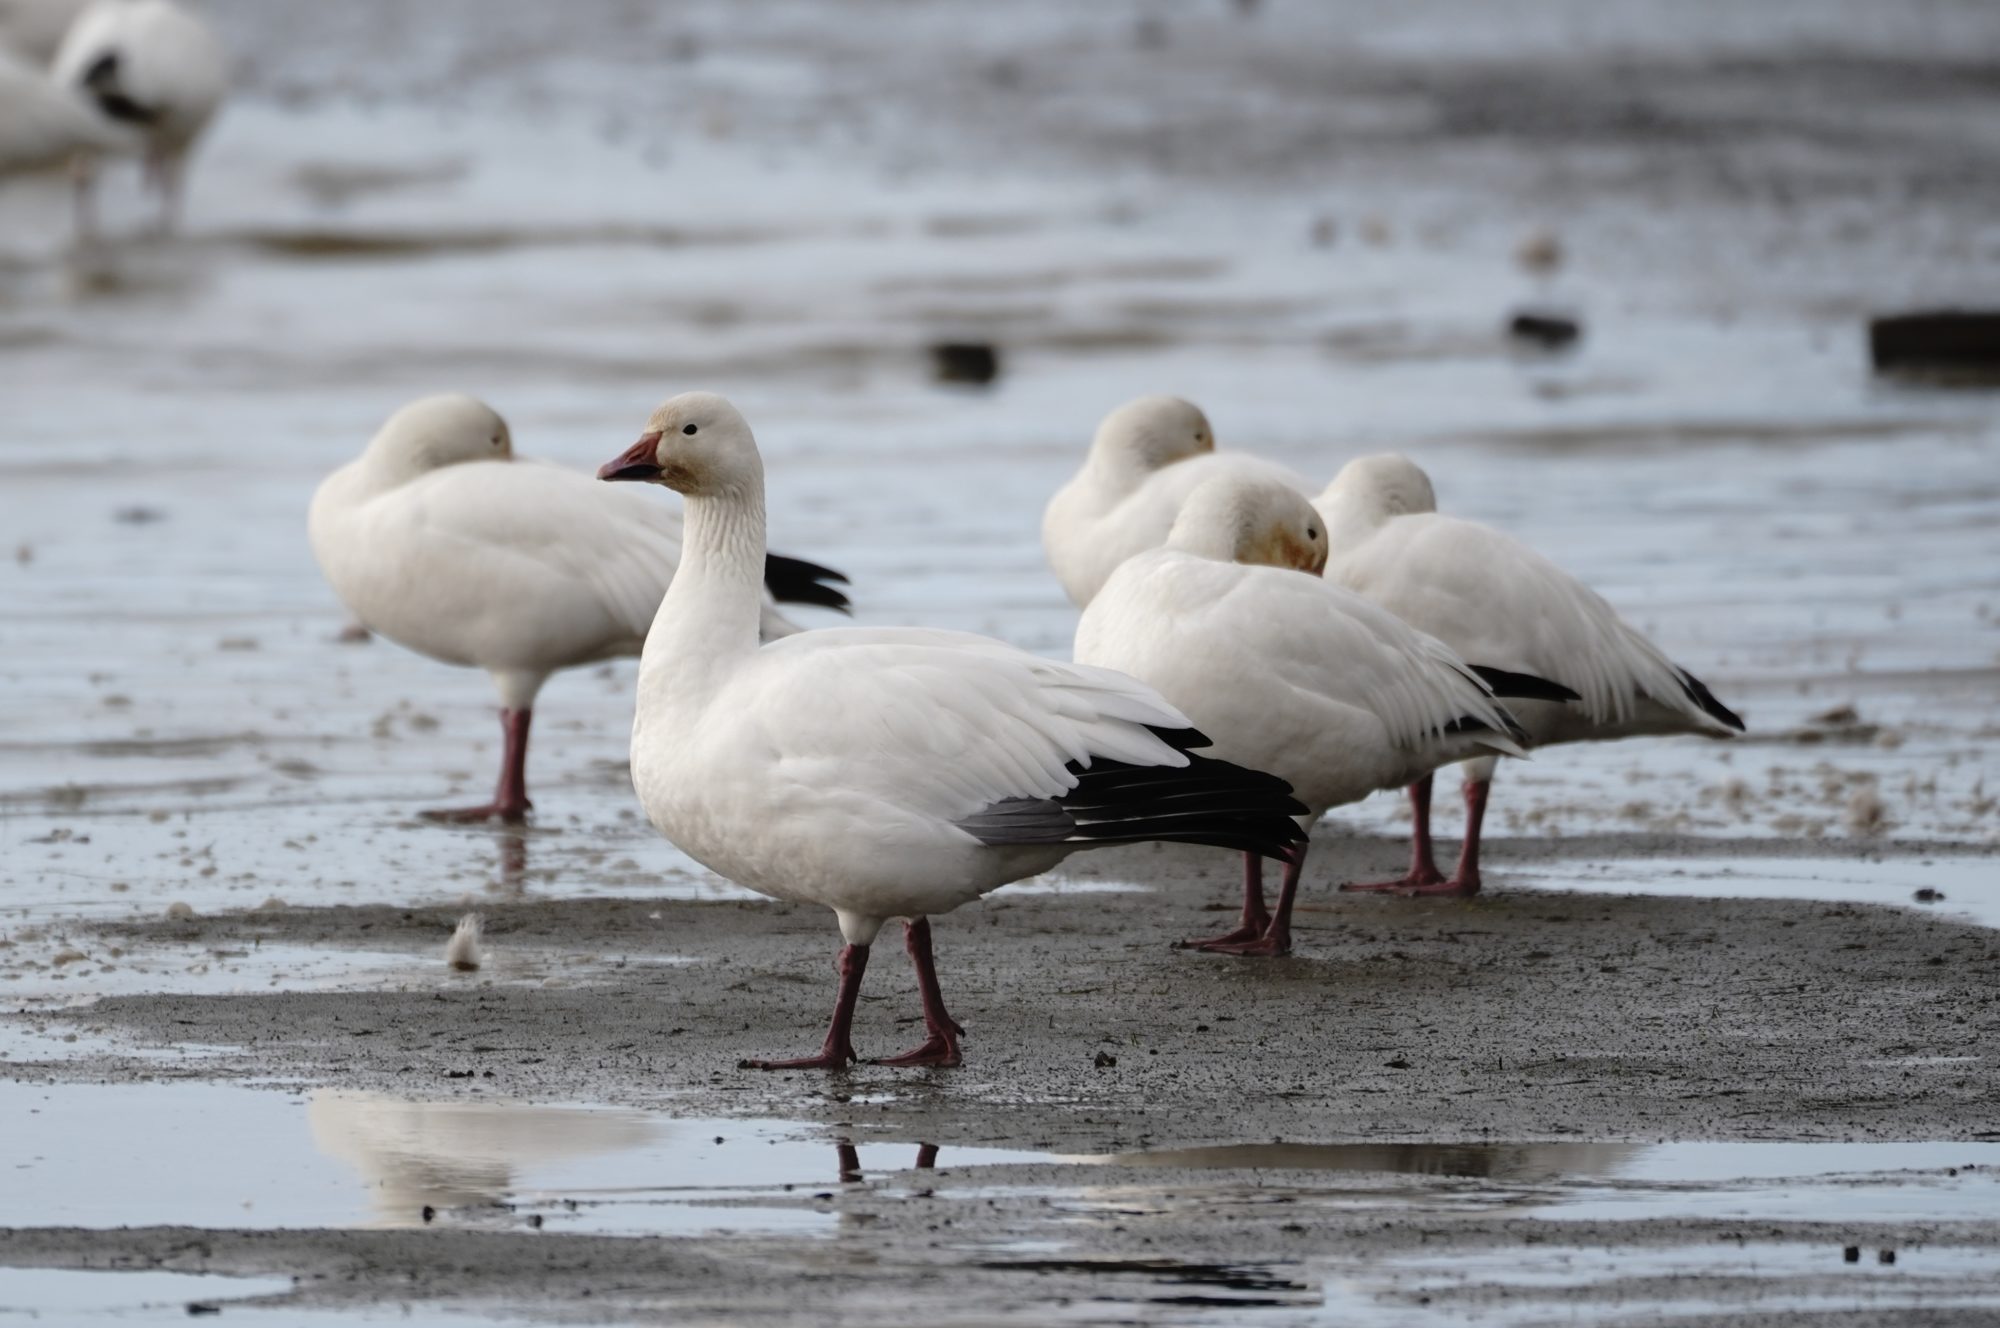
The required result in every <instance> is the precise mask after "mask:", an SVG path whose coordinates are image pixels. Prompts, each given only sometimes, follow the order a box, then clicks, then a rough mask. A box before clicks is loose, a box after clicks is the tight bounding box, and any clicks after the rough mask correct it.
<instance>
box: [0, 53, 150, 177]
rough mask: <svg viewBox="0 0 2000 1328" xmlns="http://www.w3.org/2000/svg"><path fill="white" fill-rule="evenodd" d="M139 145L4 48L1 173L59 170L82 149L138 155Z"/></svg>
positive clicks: (0, 57) (122, 127) (0, 82)
mask: <svg viewBox="0 0 2000 1328" xmlns="http://www.w3.org/2000/svg"><path fill="white" fill-rule="evenodd" d="M140 141H141V140H140V136H139V135H138V134H137V133H135V132H133V131H132V130H131V129H130V128H129V127H128V126H125V125H121V124H118V123H117V122H115V121H112V120H108V119H106V118H105V117H104V116H102V115H100V114H99V113H98V112H97V110H96V108H95V107H94V106H93V105H92V104H91V103H90V102H88V101H87V100H85V99H84V98H82V97H80V96H78V95H77V94H76V93H75V92H74V91H72V90H71V89H69V88H66V87H63V86H61V85H60V84H58V83H56V82H55V80H53V79H51V78H50V77H49V75H48V74H47V72H46V71H44V70H42V69H40V68H37V67H35V66H33V65H30V64H28V63H27V62H25V61H24V60H21V59H18V58H16V57H15V56H14V55H13V54H12V53H10V52H9V51H7V50H5V49H0V174H13V173H16V172H21V171H34V170H46V169H53V168H56V167H60V166H62V165H64V164H66V163H67V162H68V161H69V159H70V157H71V156H72V154H74V153H76V152H78V151H80V150H89V151H100V152H120V151H136V150H137V148H138V146H139V143H140Z"/></svg>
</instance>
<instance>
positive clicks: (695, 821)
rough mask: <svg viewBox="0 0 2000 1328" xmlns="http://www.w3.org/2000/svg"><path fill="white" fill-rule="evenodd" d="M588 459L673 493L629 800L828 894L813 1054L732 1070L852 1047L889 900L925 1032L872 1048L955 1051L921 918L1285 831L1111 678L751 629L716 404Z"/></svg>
mask: <svg viewBox="0 0 2000 1328" xmlns="http://www.w3.org/2000/svg"><path fill="white" fill-rule="evenodd" d="M598 473H599V475H600V476H602V477H603V478H604V479H608V480H641V481H652V482H654V483H659V484H665V485H667V486H669V487H671V488H674V489H678V490H679V491H680V492H681V493H683V494H685V495H686V496H687V535H686V539H685V541H684V544H683V550H682V560H681V566H680V570H679V571H678V572H677V573H676V574H675V576H674V581H673V585H672V587H671V588H669V589H668V591H667V597H666V598H665V599H664V600H662V601H661V602H660V612H659V616H658V617H657V618H655V619H654V620H653V630H652V632H651V634H650V635H648V636H647V638H646V653H645V655H644V656H643V657H642V658H641V660H640V664H639V699H638V712H637V717H636V719H635V720H634V721H633V725H632V783H633V785H634V787H636V788H637V789H638V792H639V800H640V802H641V803H643V804H644V805H645V808H646V815H647V817H648V818H649V819H651V821H652V823H653V824H654V825H655V826H656V827H658V828H659V830H660V832H661V833H662V834H664V835H665V836H666V837H667V838H668V839H670V840H672V841H673V842H674V843H675V844H676V845H678V846H679V847H680V848H681V850H682V851H683V852H685V853H687V854H688V855H689V856H690V857H692V858H694V859H695V860H696V861H698V862H700V863H702V864H704V865H705V866H707V867H709V868H710V869H712V870H713V871H715V872H717V873H719V874H721V875H723V876H726V877H728V878H729V879H730V880H732V881H735V882H737V883H738V884H741V885H745V886H748V887H749V888H750V889H752V890H755V891H757V892H759V893H760V894H766V895H770V896H772V897H773V898H777V899H791V900H799V901H801V902H807V903H815V904H822V905H824V906H826V907H827V908H830V909H832V910H833V911H834V913H835V915H836V916H837V917H838V918H839V921H840V930H841V935H842V937H843V939H844V940H845V942H846V945H845V947H844V948H843V949H842V950H841V953H840V960H839V964H838V971H839V974H840V992H839V997H838V999H837V1000H836V1002H835V1005H834V1012H833V1021H832V1024H831V1026H830V1027H829V1028H828V1030H827V1035H826V1040H825V1042H824V1044H823V1045H822V1046H821V1048H820V1050H819V1051H818V1052H817V1053H816V1054H814V1055H811V1056H806V1057H803V1058H801V1059H798V1060H794V1061H746V1062H744V1064H745V1066H746V1067H753V1068H760V1069H809V1068H821V1069H838V1068H839V1067H841V1066H843V1065H846V1064H847V1063H848V1062H849V1061H852V1060H853V1059H855V1053H854V1046H853V1041H852V1037H851V1033H852V1028H853V1020H854V1007H855V1001H856V999H857V997H858V995H859V992H860V989H861V978H862V973H863V971H864V970H865V969H866V967H867V963H868V951H869V947H870V946H871V945H872V944H873V943H874V941H875V937H876V935H877V933H878V932H879V931H880V930H881V927H882V924H883V923H884V922H886V921H887V920H888V919H890V918H903V919H905V926H904V942H905V945H906V947H907V948H908V950H909V954H910V959H911V961H912V963H913V964H914V965H915V966H916V971H917V983H918V989H919V991H920V992H921V993H922V999H923V1012H924V1025H925V1028H926V1030H927V1031H928V1037H927V1038H926V1039H925V1041H924V1043H923V1044H922V1045H921V1046H918V1047H917V1048H915V1049H914V1050H912V1051H909V1052H906V1053H904V1054H903V1055H901V1056H896V1057H892V1058H890V1059H888V1060H886V1061H883V1062H881V1063H882V1064H887V1065H956V1064H958V1063H959V1058H960V1053H959V1044H958V1038H959V1034H960V1033H961V1032H962V1030H961V1029H960V1028H959V1026H958V1024H957V1023H955V1022H954V1021H953V1019H952V1017H951V1015H950V1014H949V1013H947V1012H946V1010H945V1006H944V999H943V996H942V995H941V994H940V991H939V987H938V981H937V972H936V968H935V965H934V962H933V959H932V954H931V929H930V923H929V921H928V918H929V916H930V915H931V914H933V913H943V912H947V911H949V910H951V909H954V908H957V907H958V906H959V905H960V904H963V903H966V902H967V901H969V900H972V899H976V898H978V897H979V896H980V895H983V894H985V893H987V892H988V891H990V890H994V889H997V888H999V887H1000V886H1002V885H1005V884H1007V883H1008V882H1009V881H1017V880H1020V879H1021V878H1022V877H1025V876H1032V875H1034V874H1036V873H1037V872H1043V871H1047V870H1048V869H1049V868H1051V867H1053V866H1055V865H1056V864H1057V863H1058V862H1060V861H1062V859H1063V858H1065V857H1067V856H1068V855H1069V854H1070V853H1072V852H1074V851H1076V850H1078V849H1082V848H1089V847H1092V846H1093V845H1100V844H1116V843H1132V842H1140V841H1146V840H1175V841H1180V842H1185V843H1194V844H1211V845H1219V846H1222V847H1227V848H1238V849H1244V850H1248V851H1252V852H1257V853H1264V854H1270V855H1280V854H1283V853H1285V852H1286V851H1288V848H1289V846H1290V845H1291V844H1293V843H1295V842H1297V841H1298V840H1300V839H1301V838H1303V836H1302V835H1301V834H1300V832H1299V829H1298V827H1297V826H1296V825H1295V824H1294V823H1293V822H1292V820H1291V817H1292V816H1293V815H1295V814H1297V813H1299V812H1300V811H1302V810H1303V808H1302V807H1300V805H1299V804H1298V803H1297V802H1295V801H1293V800H1292V798H1291V797H1290V796H1289V794H1288V792H1287V790H1286V788H1285V785H1284V783H1283V781H1281V780H1278V779H1275V778H1273V777H1272V776H1270V775H1266V774H1262V773H1259V772H1256V771H1252V770H1245V769H1241V768H1239V767H1237V766H1234V765H1229V764H1226V763H1224V762H1221V761H1216V760H1212V759H1208V758H1205V757H1200V756H1194V755H1191V754H1190V749H1192V748H1195V747H1200V746H1205V745H1206V744H1207V741H1208V740H1207V739H1206V738H1204V737H1203V736H1202V735H1201V734H1200V733H1197V732H1195V731H1194V730H1193V729H1192V728H1191V727H1190V726H1189V724H1188V721H1187V718H1186V717H1185V716H1184V715H1182V714H1181V713H1180V712H1179V711H1178V710H1176V709H1174V708H1173V707H1172V706H1171V705H1169V704H1167V702H1166V701H1164V700H1162V699H1161V698H1160V696H1159V694H1158V693H1157V692H1155V691H1153V690H1152V689H1151V688H1149V687H1146V686H1144V685H1142V684H1140V683H1137V682H1134V681H1133V680H1132V679H1130V678H1127V677H1125V676H1123V675H1122V674H1118V673H1113V672H1111V671H1109V670H1107V669H1095V668H1089V667H1086V666H1083V665H1076V664H1061V663H1057V662H1055V661H1053V660H1047V659H1042V658H1039V657H1037V656H1034V655H1030V654H1028V653H1026V652H1025V651H1021V650H1016V649H1014V648H1013V647H1012V646H1008V645H1005V644H1003V643H1001V642H999V641H994V640H990V639H988V638H986V637H982V636H974V635H971V634H968V633H964V632H949V631H940V630H933V629H923V628H855V627H846V628H833V629H828V630H825V631H814V632H804V633H801V634H799V635H797V636H788V637H785V638H784V639H782V640H778V641H771V642H768V643H763V644H760V642H759V633H758V630H757V615H758V610H759V595H758V588H757V575H758V568H759V567H760V566H761V565H762V563H763V558H764V464H763V461H762V459H761V458H760V457H759V456H758V452H757V444H756V442H755V441H754V440H753V439H752V437H751V434H750V427H749V425H748V424H746V423H745V422H744V419H743V417H742V416H741V415H740V414H738V413H737V411H736V409H735V408H734V407H733V406H731V405H730V404H729V402H728V401H726V400H724V399H723V398H721V397H719V396H715V395H712V394H710V393H706V392H690V393H687V394H685V395H682V396H677V397H675V398H673V399H672V400H670V401H668V402H667V403H666V404H665V405H663V406H661V407H660V408H659V409H658V410H656V411H654V412H653V415H652V417H651V418H650V419H649V420H647V422H646V430H645V433H644V435H643V436H642V437H641V438H640V439H639V441H638V442H637V443H636V444H634V445H633V447H632V448H631V449H630V450H629V451H627V452H626V453H625V454H624V455H623V456H622V457H620V458H618V459H617V460H615V461H612V462H610V463H608V464H606V465H605V467H604V468H603V469H602V470H601V471H599V472H598ZM627 556H628V557H629V556H633V555H627Z"/></svg>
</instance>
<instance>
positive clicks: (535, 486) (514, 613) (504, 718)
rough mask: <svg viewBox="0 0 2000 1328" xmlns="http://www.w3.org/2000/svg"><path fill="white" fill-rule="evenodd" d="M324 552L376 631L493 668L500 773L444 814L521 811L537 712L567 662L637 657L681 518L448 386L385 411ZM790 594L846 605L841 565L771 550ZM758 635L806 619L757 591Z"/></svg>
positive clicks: (437, 815)
mask: <svg viewBox="0 0 2000 1328" xmlns="http://www.w3.org/2000/svg"><path fill="white" fill-rule="evenodd" d="M308 525H309V529H310V532H311V537H312V547H313V555H314V557H316V558H317V559H318V560H319V565H320V570H321V571H322V572H323V573H325V575H326V579H327V581H328V582H329V583H330V584H331V585H332V586H333V589H334V593H335V594H337V595H338V596H340V599H341V601H342V602H343V603H344V604H346V606H347V607H348V609H349V610H350V611H351V612H352V613H353V614H354V615H355V616H356V617H357V618H359V619H360V620H361V622H362V624H363V625H364V626H366V627H367V628H368V629H369V630H370V631H373V632H377V633H379V634H381V635H383V636H386V637H388V638H389V639H390V640H392V641H394V642H396V643H397V644H399V645H403V646H407V647H408V648H409V649H411V650H414V651H416V652H417V653H419V654H423V655H428V656H430V657H431V658H432V659H437V660H442V661H444V662H445V663H447V664H463V665H470V666H474V667H478V668H482V669H485V670H486V671H487V672H488V673H490V674H491V675H492V676H493V683H494V686H495V687H496V688H498V689H499V692H500V705H501V711H500V721H501V727H502V731H503V733H504V735H505V749H504V753H503V755H502V757H501V766H500V783H499V787H498V789H497V790H496V791H495V792H494V795H493V800H492V801H491V802H489V803H485V804H482V805H481V806H477V807H466V808H462V809H456V810H451V811H437V812H429V813H426V814H427V815H429V816H431V817H432V818H433V819H438V820H451V821H477V820H486V819H488V818H491V817H498V818H500V819H501V820H504V821H520V820H522V819H523V818H525V817H526V815H527V813H528V809H529V807H530V806H531V804H530V803H529V801H528V790H527V779H526V765H527V756H528V721H529V718H530V716H531V713H532V708H533V706H534V703H535V696H536V694H537V693H538V692H540V690H541V687H542V684H543V683H544V682H546V681H548V678H549V675H550V674H552V673H554V672H556V671H557V670H558V669H567V668H573V667H575V666H576V665H579V664H591V663H595V662H597V661H599V660H604V659H610V658H612V657H614V656H618V655H636V654H638V653H639V647H640V646H641V645H642V644H643V643H644V641H645V639H646V628H647V626H648V625H649V624H650V623H651V622H652V621H653V611H654V610H655V609H657V608H659V607H660V599H661V597H662V596H663V595H665V594H666V591H667V583H668V582H669V581H670V580H672V579H673V575H674V564H675V563H676V562H677V561H678V559H679V556H680V538H681V528H680V527H681V523H680V518H679V516H678V514H676V513H675V512H673V511H671V510H669V509H668V508H667V507H666V506H665V505H664V504H661V503H654V502H647V501H645V500H644V498H643V497H642V496H641V495H638V494H633V493H621V492H620V491H618V490H616V489H607V488H605V487H604V486H603V485H601V484H599V483H597V482H596V481H595V480H593V479H591V478H590V476H588V475H586V474H583V473H582V472H579V471H573V470H566V469H564V468H563V467H561V466H554V465H549V464H547V463H544V462H535V461H526V460H520V459H517V458H516V457H515V456H514V445H513V438H512V435H511V434H509V432H508V430H507V424H506V421H504V420H502V419H501V418H500V416H499V415H498V414H496V413H495V412H494V411H493V409H492V407H490V406H488V405H486V404H485V403H484V402H481V401H476V400H474V399H473V398H471V397H467V396H456V395H445V396H433V397H425V398H423V399H422V400H420V401H413V402H411V403H410V404H409V405H407V406H404V407H403V408H402V409H401V410H399V411H397V412H396V413H395V414H394V415H392V416H390V417H389V421H388V423H386V424H384V425H383V426H382V430H381V432H379V433H377V434H376V435H375V437H374V440H373V441H371V442H370V443H369V444H368V447H367V449H366V450H365V451H363V452H362V454H361V457H360V459H359V460H356V461H353V462H350V463H349V464H348V465H345V466H343V467H341V468H340V469H339V470H337V471H335V472H334V473H333V474H332V475H330V476H328V477H327V478H326V480H325V481H324V482H323V483H321V485H320V486H319V491H318V492H317V493H315V494H314V495H313V501H312V511H311V515H310V518H309V521H308ZM764 575H765V578H766V581H767V582H768V583H769V585H770V586H771V588H772V590H773V591H774V593H776V594H777V595H778V596H779V597H780V598H783V599H787V600H791V601H797V602H804V603H812V604H821V605H825V606H827V607H829V608H839V609H844V608H845V607H846V606H847V598H846V596H844V595H842V594H841V593H840V592H839V591H838V590H835V589H834V588H833V587H832V586H830V585H825V584H821V583H822V582H825V581H844V580H846V578H845V577H843V576H841V575H840V574H839V573H838V572H831V571H828V570H827V569H826V568H823V567H817V566H814V565H813V564H812V563H807V562H801V561H799V560H797V559H792V558H778V557H773V558H771V559H770V560H769V566H768V567H767V568H766V569H765V572H764ZM757 625H758V630H759V631H761V632H762V633H763V634H764V635H766V636H780V635H783V634H785V633H787V632H793V631H797V630H798V629H797V628H796V627H794V626H792V625H791V624H790V623H788V622H786V621H785V620H784V619H783V618H781V617H780V616H778V614H777V612H776V611H775V610H773V609H772V608H771V607H770V605H769V604H768V603H767V602H766V601H764V600H763V599H762V598H761V597H760V598H759V601H758V618H757Z"/></svg>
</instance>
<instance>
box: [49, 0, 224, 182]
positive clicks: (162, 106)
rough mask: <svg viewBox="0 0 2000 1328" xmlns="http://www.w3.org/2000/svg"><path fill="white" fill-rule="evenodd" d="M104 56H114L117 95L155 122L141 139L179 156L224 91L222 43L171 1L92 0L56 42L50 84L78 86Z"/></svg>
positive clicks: (210, 114)
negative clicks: (60, 40)
mask: <svg viewBox="0 0 2000 1328" xmlns="http://www.w3.org/2000/svg"><path fill="white" fill-rule="evenodd" d="M107 55H114V56H116V57H117V62H118V63H117V84H118V88H119V91H120V92H122V93H123V94H124V95H125V96H126V97H128V98H129V99H130V100H131V101H132V102H134V103H136V104H137V105H138V106H140V107H144V108H145V109H146V110H147V111H148V112H149V113H151V114H152V115H153V116H154V118H153V119H152V120H151V121H150V122H149V123H148V124H147V125H146V126H145V133H146V136H147V137H148V138H149V139H150V140H151V141H152V142H153V143H154V144H155V145H156V146H157V147H158V148H159V149H160V150H162V151H164V152H167V153H177V152H180V151H183V150H185V149H186V148H187V146H188V145H189V144H190V143H192V142H193V141H194V139H195V138H196V137H197V136H198V135H199V134H200V133H201V131H202V130H203V129H205V128H207V127H208V122H209V121H210V120H211V119H213V118H214V116H215V112H216V109H217V108H218V107H220V106H221V105H222V99H223V97H224V96H225V95H226V94H227V93H228V91H229V57H228V54H227V52H225V51H224V50H223V48H222V43H221V42H220V41H218V40H217V39H216V36H215V34H214V32H212V31H211V30H210V29H209V27H208V25H207V24H206V23H204V22H203V21H202V20H200V19H199V18H196V17H195V16H194V15H193V14H191V13H189V12H188V11H187V10H185V9H183V8H182V7H181V6H179V5H178V4H175V3H173V0H97V3H96V4H93V5H92V6H91V7H90V8H89V9H87V10H86V11H84V13H83V14H82V15H81V16H80V17H78V19H77V20H76V22H75V23H74V24H73V25H72V26H71V27H70V29H69V33H68V35H67V36H65V37H64V38H63V42H62V46H61V48H60V49H59V50H58V51H57V52H56V57H55V64H54V66H53V68H54V72H55V76H56V79H57V81H58V82H60V83H63V84H65V85H68V86H70V87H81V86H82V84H83V81H84V79H85V78H86V77H87V75H88V74H89V73H90V71H91V69H92V68H93V67H94V66H95V65H96V64H97V63H98V62H99V61H100V60H102V59H103V58H104V57H105V56H107Z"/></svg>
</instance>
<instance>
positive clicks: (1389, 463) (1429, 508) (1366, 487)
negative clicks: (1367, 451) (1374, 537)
mask: <svg viewBox="0 0 2000 1328" xmlns="http://www.w3.org/2000/svg"><path fill="white" fill-rule="evenodd" d="M1319 501H1320V503H1321V505H1322V506H1327V507H1339V508H1341V509H1342V510H1343V511H1346V512H1349V513H1352V514H1353V515H1356V516H1359V517H1362V518H1364V519H1368V520H1370V521H1372V522H1375V523H1379V522H1381V521H1384V520H1386V519H1388V518H1389V517H1392V516H1407V515H1410V514H1412V513H1416V512H1435V511H1437V492H1436V491H1435V490H1434V489H1432V488H1431V477H1430V476H1428V475H1426V474H1424V472H1423V469H1422V468H1421V467H1420V466H1418V465H1417V463H1416V462H1414V461H1412V460H1410V459H1409V458H1408V457H1406V456H1403V455H1401V454H1400V453H1397V452H1382V453H1378V454H1377V455H1375V456H1365V457H1356V458H1354V460H1352V461H1350V462H1348V463H1347V464H1346V465H1344V466H1342V467H1341V468H1340V473H1339V474H1338V475H1335V476H1334V477H1333V483H1331V484H1329V485H1327V486H1326V492H1325V493H1322V494H1321V495H1320V497H1319Z"/></svg>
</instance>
